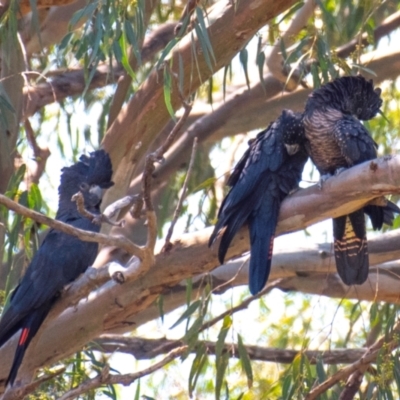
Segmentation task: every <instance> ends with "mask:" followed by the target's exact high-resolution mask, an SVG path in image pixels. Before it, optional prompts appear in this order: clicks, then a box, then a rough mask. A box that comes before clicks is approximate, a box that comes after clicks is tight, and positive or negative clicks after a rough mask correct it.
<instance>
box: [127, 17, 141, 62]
mask: <svg viewBox="0 0 400 400" xmlns="http://www.w3.org/2000/svg"><path fill="white" fill-rule="evenodd" d="M124 29H125V30H124V34H125V35H126V37H127V39H128V42H129V43H130V45H131V46H132V51H133V53H134V54H135V57H136V60H137V63H138V65H141V64H142V57H141V54H140V49H139V44H138V40H137V36H136V33H135V31H134V29H133V27H132V24H131V22H130V21H128V20H125V21H124Z"/></svg>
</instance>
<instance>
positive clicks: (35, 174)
mask: <svg viewBox="0 0 400 400" xmlns="http://www.w3.org/2000/svg"><path fill="white" fill-rule="evenodd" d="M24 126H25V134H26V139H27V141H28V143H29V145H30V146H31V148H32V151H33V155H34V157H35V162H36V168H35V169H34V170H33V171H30V173H29V178H28V179H29V183H36V184H37V183H39V180H40V177H41V176H42V175H43V172H44V170H45V168H46V162H47V159H48V158H49V156H50V150H49V149H48V148H47V147H44V148H41V147H39V145H38V144H37V142H36V138H35V134H34V131H33V128H32V125H31V123H30V121H29V119H28V118H27V119H26V120H25V122H24Z"/></svg>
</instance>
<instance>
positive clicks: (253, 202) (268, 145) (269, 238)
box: [209, 110, 308, 294]
mask: <svg viewBox="0 0 400 400" xmlns="http://www.w3.org/2000/svg"><path fill="white" fill-rule="evenodd" d="M303 142H304V128H303V123H302V114H299V113H294V112H292V111H289V110H284V111H283V112H282V114H281V115H280V117H279V118H278V119H277V120H276V121H275V122H274V123H272V124H270V125H269V126H268V128H267V129H265V130H264V131H262V132H260V133H259V134H258V135H257V137H256V139H254V140H253V141H251V142H250V143H249V148H248V149H247V151H246V152H245V154H244V155H243V157H242V158H241V160H240V161H239V162H238V164H237V165H236V167H235V169H234V170H233V173H232V175H231V176H230V178H229V181H228V185H229V186H231V189H230V191H229V193H228V194H227V196H226V197H225V199H224V201H223V202H222V204H221V208H220V210H219V214H218V222H217V224H216V225H215V229H214V232H213V233H212V235H211V237H210V240H209V245H210V246H211V245H212V243H213V242H214V241H215V239H216V237H217V235H218V234H219V233H220V232H222V239H221V242H220V245H219V250H218V258H219V261H220V262H221V264H222V263H223V262H224V258H225V255H226V252H227V250H228V247H229V244H230V242H231V241H232V239H233V237H234V236H235V234H236V233H237V231H238V230H239V229H240V228H241V227H242V225H244V224H245V223H248V226H249V231H250V246H251V250H250V270H249V286H250V291H251V293H252V294H257V293H258V292H259V291H260V290H261V289H262V288H263V287H264V286H265V283H266V282H267V279H268V276H269V272H270V269H271V259H272V249H273V243H274V235H275V228H276V224H277V221H278V214H279V208H280V205H281V202H282V200H283V199H284V198H285V197H286V196H287V195H288V194H289V193H290V192H291V191H292V190H294V189H295V188H297V186H298V184H299V182H300V180H301V175H302V171H303V168H304V164H305V163H306V161H307V158H308V156H307V154H306V153H305V151H304V149H303V147H302V143H303Z"/></svg>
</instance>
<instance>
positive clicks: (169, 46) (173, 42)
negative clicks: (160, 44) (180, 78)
mask: <svg viewBox="0 0 400 400" xmlns="http://www.w3.org/2000/svg"><path fill="white" fill-rule="evenodd" d="M178 42H179V39H177V38H173V39H172V40H171V41H170V42H169V43H168V44H167V45H166V46H165V48H164V50H163V52H162V53H161V55H160V59H159V60H158V62H157V65H156V68H157V69H159V68H160V66H161V64H162V63H163V61H164V60H165V57H167V55H168V54H169V53H170V52H171V50H172V49H173V48H174V47H175V45H176V44H177V43H178Z"/></svg>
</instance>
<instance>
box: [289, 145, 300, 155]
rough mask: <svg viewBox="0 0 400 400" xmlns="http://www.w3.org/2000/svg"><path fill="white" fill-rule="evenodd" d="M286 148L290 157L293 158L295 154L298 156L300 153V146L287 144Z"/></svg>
mask: <svg viewBox="0 0 400 400" xmlns="http://www.w3.org/2000/svg"><path fill="white" fill-rule="evenodd" d="M285 147H286V151H287V152H288V154H289V156H292V155H293V154H296V153H297V152H298V151H299V147H300V146H299V145H298V144H285Z"/></svg>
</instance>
